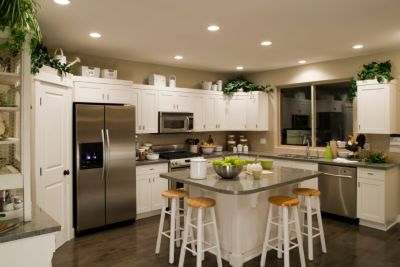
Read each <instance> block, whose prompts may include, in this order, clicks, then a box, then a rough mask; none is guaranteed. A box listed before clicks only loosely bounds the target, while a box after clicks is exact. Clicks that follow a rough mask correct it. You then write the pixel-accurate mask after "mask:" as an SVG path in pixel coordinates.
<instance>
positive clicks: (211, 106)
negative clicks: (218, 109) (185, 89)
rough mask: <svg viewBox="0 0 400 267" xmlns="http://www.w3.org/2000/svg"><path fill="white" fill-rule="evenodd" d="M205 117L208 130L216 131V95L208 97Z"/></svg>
mask: <svg viewBox="0 0 400 267" xmlns="http://www.w3.org/2000/svg"><path fill="white" fill-rule="evenodd" d="M205 119H206V121H205V124H206V131H215V130H216V129H217V121H216V116H215V96H207V97H206V110H205Z"/></svg>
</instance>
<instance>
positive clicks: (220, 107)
mask: <svg viewBox="0 0 400 267" xmlns="http://www.w3.org/2000/svg"><path fill="white" fill-rule="evenodd" d="M226 107H227V106H226V101H225V99H224V97H223V96H217V97H216V98H215V108H214V111H215V116H214V118H215V123H216V127H217V130H218V131H224V130H228V123H227V110H226Z"/></svg>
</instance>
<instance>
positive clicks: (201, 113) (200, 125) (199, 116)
mask: <svg viewBox="0 0 400 267" xmlns="http://www.w3.org/2000/svg"><path fill="white" fill-rule="evenodd" d="M192 103H193V118H194V119H193V123H194V125H193V130H194V131H195V132H201V131H205V130H206V96H205V95H204V94H193V95H192Z"/></svg>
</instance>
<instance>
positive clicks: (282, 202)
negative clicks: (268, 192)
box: [268, 196, 299, 207]
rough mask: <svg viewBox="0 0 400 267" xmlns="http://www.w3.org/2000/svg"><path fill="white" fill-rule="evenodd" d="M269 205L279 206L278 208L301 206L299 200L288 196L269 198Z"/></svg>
mask: <svg viewBox="0 0 400 267" xmlns="http://www.w3.org/2000/svg"><path fill="white" fill-rule="evenodd" d="M268 201H269V203H271V204H274V205H277V206H286V207H291V206H297V205H298V204H299V200H298V199H297V198H295V197H288V196H273V197H270V198H268Z"/></svg>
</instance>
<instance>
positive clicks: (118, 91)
mask: <svg viewBox="0 0 400 267" xmlns="http://www.w3.org/2000/svg"><path fill="white" fill-rule="evenodd" d="M104 88H105V94H106V99H107V102H108V103H113V104H131V105H134V104H137V101H138V99H137V98H138V95H137V92H136V91H134V89H133V88H132V87H130V86H125V85H108V84H106V85H104Z"/></svg>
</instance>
